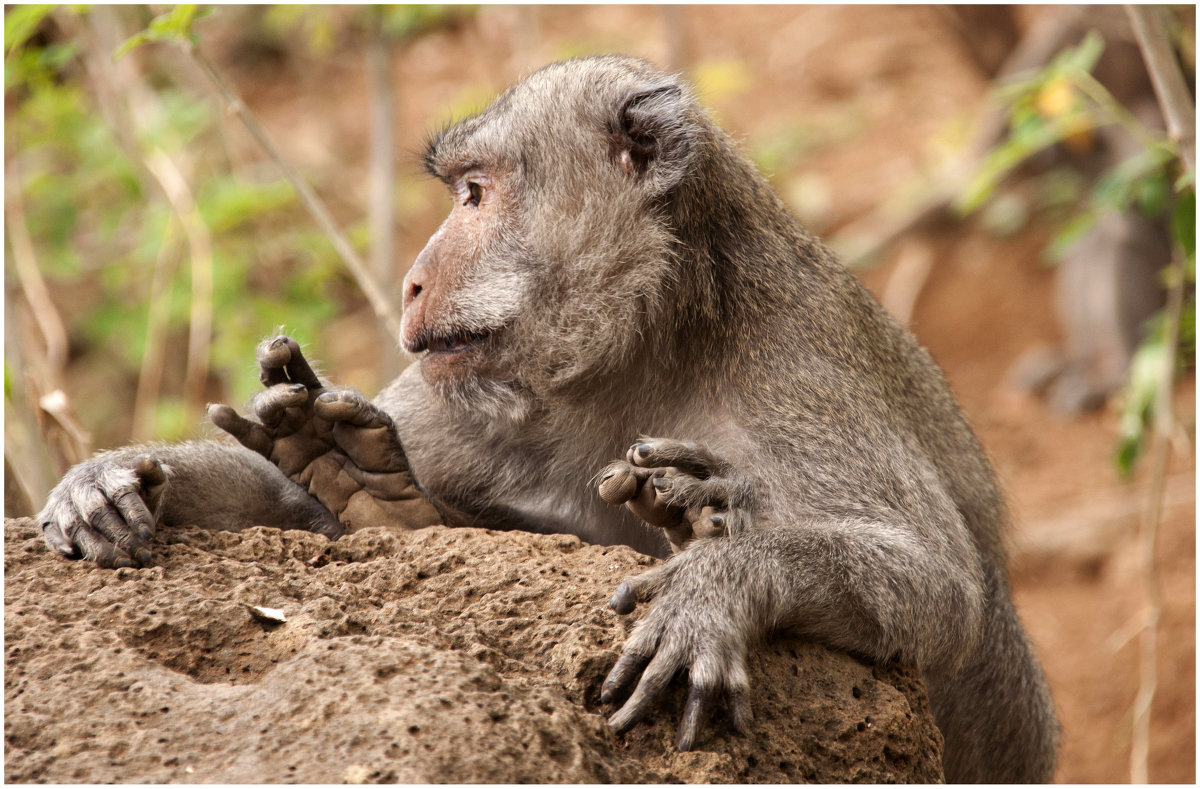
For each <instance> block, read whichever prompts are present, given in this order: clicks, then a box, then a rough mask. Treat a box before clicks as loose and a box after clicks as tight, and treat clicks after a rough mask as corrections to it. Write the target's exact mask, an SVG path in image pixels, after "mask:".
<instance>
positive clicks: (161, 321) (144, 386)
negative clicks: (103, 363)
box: [129, 216, 178, 441]
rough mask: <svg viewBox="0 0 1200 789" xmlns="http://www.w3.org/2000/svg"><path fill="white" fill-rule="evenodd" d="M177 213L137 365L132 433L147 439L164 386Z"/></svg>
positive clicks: (166, 235) (161, 253)
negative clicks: (143, 348)
mask: <svg viewBox="0 0 1200 789" xmlns="http://www.w3.org/2000/svg"><path fill="white" fill-rule="evenodd" d="M176 223H177V220H176V219H175V217H174V216H172V217H171V218H170V219H168V220H167V227H166V230H165V231H164V232H163V243H162V246H161V247H160V248H159V250H158V258H157V260H155V262H154V274H153V276H152V277H151V280H150V314H149V315H148V316H147V318H146V350H145V352H144V353H143V354H142V365H141V367H140V368H139V369H138V382H137V394H136V395H135V397H134V401H133V426H132V427H131V429H130V431H129V432H130V434H131V437H132V438H133V439H134V440H135V441H146V440H149V439H151V438H153V437H154V406H155V404H156V403H157V402H158V396H159V392H160V391H161V389H162V377H163V368H164V366H165V363H166V355H167V327H168V324H169V322H170V310H169V309H168V308H169V306H170V303H169V301H168V299H167V288H168V286H169V285H170V284H171V278H172V277H173V276H174V274H175V262H176V258H175V246H176V237H177V235H178V231H176V229H175V228H176Z"/></svg>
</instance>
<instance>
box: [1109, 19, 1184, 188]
mask: <svg viewBox="0 0 1200 789" xmlns="http://www.w3.org/2000/svg"><path fill="white" fill-rule="evenodd" d="M1125 12H1126V13H1127V14H1128V15H1129V21H1130V23H1131V24H1132V25H1133V33H1134V35H1135V36H1136V37H1137V41H1138V47H1139V48H1140V49H1141V50H1142V58H1143V59H1144V60H1145V61H1146V70H1147V71H1148V72H1149V73H1150V82H1151V83H1153V85H1154V94H1155V95H1156V96H1157V97H1158V105H1159V107H1161V108H1162V111H1163V117H1164V118H1165V119H1166V121H1167V134H1169V135H1170V137H1171V139H1172V140H1174V141H1175V143H1176V144H1177V145H1178V146H1179V153H1180V155H1181V156H1182V157H1183V161H1184V162H1185V163H1186V164H1187V166H1188V168H1189V169H1192V170H1195V169H1196V108H1195V107H1194V106H1193V105H1192V97H1191V94H1189V93H1188V87H1187V83H1186V82H1185V81H1184V79H1183V74H1182V73H1181V72H1180V70H1179V63H1178V61H1176V59H1175V51H1174V50H1173V49H1172V48H1171V42H1170V40H1169V39H1168V38H1167V28H1166V25H1165V24H1164V23H1163V17H1162V15H1163V9H1161V8H1159V7H1157V6H1148V5H1127V6H1125Z"/></svg>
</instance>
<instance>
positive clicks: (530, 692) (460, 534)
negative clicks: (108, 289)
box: [4, 519, 942, 783]
mask: <svg viewBox="0 0 1200 789" xmlns="http://www.w3.org/2000/svg"><path fill="white" fill-rule="evenodd" d="M156 550H157V554H156V556H157V558H158V560H159V565H158V566H155V567H152V568H148V569H136V570H131V569H121V570H116V571H112V570H102V569H98V568H95V567H93V566H89V565H88V564H85V563H83V562H71V561H67V560H64V559H62V558H59V557H57V556H54V555H52V554H51V553H50V551H49V550H48V549H47V548H46V546H45V545H44V544H43V542H42V539H41V536H40V534H39V532H38V529H37V527H36V525H35V524H34V523H33V522H32V521H30V520H28V519H10V520H7V521H6V522H5V573H6V577H5V589H4V599H5V612H4V632H5V650H6V653H5V669H6V670H5V678H4V683H5V684H4V694H5V744H6V747H5V762H4V766H5V780H6V781H8V782H40V783H77V782H82V783H105V782H122V783H124V782H128V783H166V782H183V783H193V782H194V783H212V782H219V783H267V782H281V783H291V782H295V783H328V782H376V781H378V782H386V781H400V782H412V783H425V782H431V783H432V782H463V783H474V782H485V783H525V782H530V783H559V782H588V783H595V782H622V783H633V782H655V783H663V782H678V781H687V782H722V783H726V782H799V781H819V782H827V783H831V782H849V781H856V782H898V781H902V782H935V781H940V780H941V778H942V774H941V762H940V754H941V735H940V734H939V733H938V732H937V730H936V728H935V727H934V726H933V723H932V718H931V717H930V713H929V707H928V700H927V698H926V695H925V690H924V687H923V685H922V683H921V680H920V678H919V675H918V674H917V673H916V672H915V671H913V670H911V669H903V668H899V667H896V666H886V667H872V666H869V665H865V664H863V663H861V662H859V661H858V660H856V659H855V658H853V657H850V656H847V655H843V654H837V653H833V652H830V651H828V650H826V649H824V648H822V647H819V646H816V645H813V644H810V643H805V642H802V641H798V640H791V639H776V640H773V641H772V642H771V643H770V644H768V645H766V646H765V647H763V648H761V649H759V650H757V651H756V652H755V654H754V655H753V657H752V659H751V661H750V664H751V665H750V669H751V682H752V698H753V703H754V712H755V722H754V724H753V726H752V728H751V731H750V732H749V733H748V734H747V735H745V736H741V735H738V734H735V733H733V732H731V731H730V730H729V728H728V727H727V725H726V724H725V722H724V720H723V717H722V716H721V714H720V712H721V711H718V714H717V715H716V716H714V720H713V721H711V722H710V723H709V725H708V727H707V729H706V731H705V734H704V735H703V738H702V741H701V743H700V745H699V746H698V747H699V749H698V750H696V751H693V752H690V753H677V752H676V751H675V750H674V748H673V747H672V737H673V735H674V726H675V722H676V721H677V720H678V718H679V714H680V712H681V708H682V702H683V696H684V695H685V690H684V688H683V686H682V684H681V683H679V682H677V683H676V685H675V686H673V687H672V688H671V689H670V691H669V693H668V694H667V698H666V699H665V700H664V703H663V704H662V705H661V706H660V708H659V709H657V710H656V712H655V714H654V716H653V718H652V719H650V720H649V721H648V722H645V723H641V724H638V725H637V726H635V727H634V729H633V730H631V731H630V732H629V733H628V734H627V735H625V736H624V737H617V736H614V735H613V734H612V733H611V732H610V731H609V730H608V728H607V726H606V725H605V712H606V710H605V709H604V708H603V707H602V706H601V705H600V703H599V695H600V684H601V683H602V682H603V679H604V676H605V673H606V672H607V670H608V668H609V667H610V666H611V665H612V663H613V662H614V661H615V659H616V657H617V654H618V651H619V648H620V645H621V644H622V643H623V641H624V639H625V637H626V635H627V634H628V632H629V628H630V627H631V625H632V624H633V622H634V621H635V620H636V618H637V614H636V613H635V614H634V615H633V616H630V617H623V616H617V615H615V614H613V613H612V612H611V611H609V609H608V608H607V606H606V602H607V600H608V598H609V596H610V595H611V593H612V590H613V589H614V588H615V586H616V585H617V584H618V583H620V581H621V580H623V579H624V578H625V577H628V576H629V575H631V574H634V573H637V572H639V571H643V570H645V569H646V566H647V565H650V564H652V563H653V561H654V560H651V559H648V558H646V557H643V556H640V555H639V554H637V553H635V552H634V551H632V550H630V549H628V548H625V547H600V546H593V545H585V544H583V543H581V542H580V541H579V540H578V539H577V538H575V537H573V536H566V535H551V536H546V535H535V534H524V533H516V532H509V533H501V532H489V531H483V530H478V529H447V528H444V527H434V528H431V529H426V530H422V531H418V532H391V531H386V530H382V529H365V530H363V531H361V532H358V533H355V534H352V535H348V536H346V537H344V538H342V539H341V540H340V541H338V542H336V543H329V542H328V541H327V540H325V538H323V537H320V536H317V535H313V534H308V533H305V532H294V531H280V530H277V529H267V528H251V529H248V530H246V531H243V532H240V533H229V532H206V531H202V530H198V529H190V528H183V529H170V530H163V531H162V532H161V533H160V535H159V536H158V538H157V546H156ZM318 556H319V558H317V559H316V561H313V560H314V558H316V557H318ZM251 606H264V607H269V608H275V609H282V610H283V612H284V615H285V616H286V621H285V622H284V623H282V624H280V623H272V622H269V621H264V620H262V619H261V618H257V617H256V616H255V615H253V614H252V613H251V610H250V607H251Z"/></svg>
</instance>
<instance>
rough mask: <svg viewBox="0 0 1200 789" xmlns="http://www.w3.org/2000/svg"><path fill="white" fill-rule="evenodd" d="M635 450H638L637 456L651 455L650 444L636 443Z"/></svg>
mask: <svg viewBox="0 0 1200 789" xmlns="http://www.w3.org/2000/svg"><path fill="white" fill-rule="evenodd" d="M633 451H634V452H636V453H637V456H638V457H640V458H646V457H649V456H650V445H649V444H634V445H633Z"/></svg>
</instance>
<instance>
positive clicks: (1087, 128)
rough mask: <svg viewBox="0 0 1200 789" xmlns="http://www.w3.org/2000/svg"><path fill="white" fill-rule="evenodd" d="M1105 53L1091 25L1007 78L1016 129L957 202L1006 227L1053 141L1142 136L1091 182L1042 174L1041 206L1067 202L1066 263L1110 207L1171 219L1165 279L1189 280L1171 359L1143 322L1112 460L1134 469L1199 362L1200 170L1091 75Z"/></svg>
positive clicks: (1162, 337)
mask: <svg viewBox="0 0 1200 789" xmlns="http://www.w3.org/2000/svg"><path fill="white" fill-rule="evenodd" d="M1103 51H1104V40H1103V39H1102V38H1101V37H1100V35H1099V34H1098V33H1095V32H1094V31H1093V32H1091V33H1089V34H1088V35H1087V36H1086V37H1085V38H1084V40H1083V41H1082V42H1081V43H1080V44H1079V45H1078V46H1076V47H1073V48H1069V49H1067V50H1065V51H1063V52H1062V53H1060V54H1059V55H1058V56H1057V57H1056V58H1055V59H1054V61H1053V62H1051V63H1050V64H1049V65H1048V66H1047V67H1045V68H1043V69H1041V70H1038V71H1036V72H1033V73H1029V74H1025V75H1023V76H1021V77H1020V78H1018V79H1016V80H1014V81H1012V82H1010V83H1008V84H1006V85H1005V86H1004V87H1002V88H1001V89H1000V91H999V93H998V98H999V100H1000V101H1001V102H1002V104H1003V106H1005V107H1006V108H1007V111H1008V115H1009V134H1008V136H1007V137H1006V138H1005V140H1004V141H1002V142H1001V143H1000V144H998V145H997V146H996V147H995V148H994V149H993V150H992V151H991V152H990V153H989V155H988V156H987V157H986V158H985V159H984V161H983V164H982V166H981V167H980V168H979V170H978V172H977V173H976V175H975V178H974V179H973V180H972V182H971V183H970V184H969V185H968V186H967V188H966V189H965V190H964V191H963V193H962V194H961V195H960V196H959V199H958V201H957V203H956V206H957V208H958V210H959V211H960V212H962V213H964V214H965V213H970V212H972V211H976V210H983V212H984V213H983V215H984V221H985V223H986V224H988V225H989V226H992V225H995V226H996V229H999V230H1003V229H1004V228H1005V227H1008V226H1009V225H1011V224H1012V223H1013V222H1015V221H1017V220H1016V219H1014V218H1013V217H1012V216H1011V213H1012V211H1011V206H1010V205H1009V204H1008V203H1006V200H1005V198H1006V193H1004V192H1002V191H1001V190H1000V189H999V187H1000V184H1001V183H1002V182H1003V180H1004V178H1005V177H1006V176H1007V175H1008V174H1010V173H1011V172H1012V171H1014V170H1015V169H1016V168H1017V167H1018V166H1020V165H1021V164H1023V163H1024V162H1026V161H1027V160H1028V159H1029V158H1030V157H1031V156H1033V155H1034V154H1036V153H1038V152H1040V151H1042V150H1043V149H1045V148H1048V147H1050V146H1052V145H1057V144H1062V145H1064V146H1066V147H1068V148H1071V147H1073V146H1075V147H1083V148H1086V147H1087V146H1088V145H1089V144H1090V142H1091V137H1092V135H1093V133H1094V132H1095V131H1096V130H1097V129H1100V128H1102V127H1105V126H1110V125H1119V126H1121V127H1123V129H1124V130H1125V131H1126V132H1128V133H1129V134H1130V135H1132V137H1133V138H1134V139H1135V140H1137V141H1139V144H1140V145H1139V149H1138V150H1137V152H1136V153H1134V154H1133V155H1132V156H1129V157H1128V158H1126V159H1124V160H1122V161H1119V162H1117V163H1115V164H1114V165H1112V166H1111V167H1109V168H1108V169H1107V170H1106V171H1104V172H1103V173H1101V175H1100V176H1099V177H1098V178H1096V179H1095V181H1094V182H1093V183H1092V184H1091V185H1090V187H1088V188H1086V189H1085V188H1084V187H1083V186H1082V183H1081V180H1080V179H1079V178H1077V177H1076V178H1070V177H1064V176H1063V175H1062V171H1061V170H1057V171H1053V172H1052V173H1049V174H1047V175H1045V176H1043V177H1042V179H1041V180H1042V183H1041V184H1040V186H1041V188H1040V189H1039V193H1040V194H1041V195H1042V196H1041V198H1040V201H1041V206H1042V207H1050V208H1062V207H1064V206H1070V212H1069V213H1067V214H1066V215H1065V218H1064V221H1063V222H1062V225H1061V227H1060V228H1059V230H1058V232H1057V233H1056V234H1055V236H1054V237H1053V238H1052V239H1051V241H1050V243H1049V244H1048V246H1047V248H1046V255H1047V257H1049V258H1050V259H1051V260H1059V259H1061V258H1062V256H1063V255H1064V254H1066V252H1067V251H1068V250H1069V249H1070V248H1071V246H1072V245H1073V244H1074V243H1075V242H1077V241H1078V240H1079V239H1080V238H1081V237H1082V236H1083V235H1084V234H1085V233H1087V232H1088V230H1089V229H1091V228H1092V227H1093V226H1094V225H1095V223H1096V221H1097V220H1098V219H1099V217H1100V216H1101V215H1102V214H1103V213H1104V212H1105V211H1112V210H1117V211H1126V210H1138V211H1140V212H1141V213H1142V214H1144V215H1145V216H1146V217H1147V218H1149V219H1156V220H1160V221H1162V220H1164V219H1167V218H1168V212H1170V214H1169V219H1170V225H1171V236H1172V239H1173V241H1174V246H1175V258H1174V261H1173V263H1172V265H1170V266H1168V267H1167V269H1166V270H1165V271H1164V276H1165V277H1166V279H1167V280H1168V281H1167V282H1164V283H1163V284H1164V287H1169V286H1171V285H1172V284H1175V283H1173V282H1171V281H1169V280H1171V279H1172V278H1174V279H1175V282H1177V281H1178V278H1180V277H1183V278H1184V283H1183V284H1184V293H1185V299H1184V301H1183V305H1182V310H1181V313H1180V316H1179V322H1178V327H1177V329H1178V345H1177V351H1176V358H1175V359H1174V360H1168V359H1167V354H1168V353H1169V349H1168V347H1167V346H1168V338H1169V337H1170V333H1171V328H1172V327H1171V326H1170V325H1169V324H1168V318H1167V315H1166V313H1165V311H1160V312H1159V313H1158V314H1157V315H1155V316H1154V318H1152V319H1151V321H1150V322H1149V325H1148V326H1147V327H1146V329H1147V331H1146V338H1145V340H1144V341H1143V343H1142V345H1141V346H1140V347H1139V349H1138V350H1137V352H1136V354H1135V355H1134V358H1133V361H1132V364H1131V367H1130V371H1129V382H1128V385H1127V387H1126V391H1125V393H1124V396H1123V398H1122V401H1123V402H1122V415H1121V427H1120V437H1119V443H1118V447H1117V451H1116V457H1115V462H1116V466H1117V469H1118V470H1119V471H1120V472H1121V473H1122V474H1129V473H1131V472H1132V470H1133V468H1134V464H1135V463H1136V461H1137V459H1138V457H1139V456H1140V454H1141V452H1142V450H1143V449H1144V448H1145V445H1146V443H1147V439H1148V437H1149V435H1150V430H1149V427H1150V425H1151V424H1153V421H1154V419H1155V413H1154V410H1155V408H1156V405H1157V403H1158V402H1159V393H1160V390H1161V389H1162V386H1163V383H1164V375H1163V371H1164V370H1166V369H1168V365H1169V364H1177V365H1187V364H1191V363H1194V359H1195V348H1196V345H1195V325H1196V299H1195V281H1196V248H1195V247H1196V244H1195V236H1196V193H1195V172H1194V171H1191V170H1188V169H1187V168H1186V166H1185V164H1184V161H1183V158H1182V157H1181V155H1180V152H1179V150H1178V148H1177V146H1176V145H1175V143H1174V142H1172V141H1171V140H1170V139H1169V138H1168V137H1166V135H1165V134H1163V133H1162V132H1158V131H1152V130H1150V129H1148V128H1146V127H1145V126H1143V125H1142V124H1141V123H1140V122H1139V121H1138V120H1137V119H1136V118H1135V117H1134V116H1133V114H1132V113H1131V112H1130V111H1129V110H1128V109H1127V108H1125V107H1124V106H1122V105H1121V104H1120V103H1119V102H1118V101H1117V100H1116V99H1115V98H1113V96H1112V95H1111V94H1110V93H1109V92H1108V90H1107V89H1105V88H1104V86H1103V85H1101V84H1100V83H1099V82H1098V81H1097V80H1096V79H1095V78H1094V77H1093V76H1092V74H1091V71H1092V69H1093V68H1094V67H1095V65H1096V63H1097V61H1098V60H1099V59H1100V55H1101V54H1102V53H1103Z"/></svg>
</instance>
